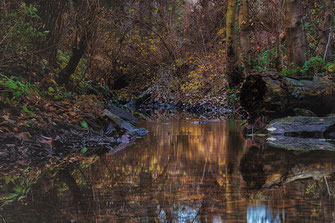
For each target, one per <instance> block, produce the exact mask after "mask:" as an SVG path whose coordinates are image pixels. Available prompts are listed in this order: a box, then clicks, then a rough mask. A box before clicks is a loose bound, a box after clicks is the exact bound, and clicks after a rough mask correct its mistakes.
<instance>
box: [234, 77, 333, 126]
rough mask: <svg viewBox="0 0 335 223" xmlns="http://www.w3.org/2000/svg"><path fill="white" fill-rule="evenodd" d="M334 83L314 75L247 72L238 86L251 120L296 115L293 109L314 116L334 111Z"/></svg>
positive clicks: (242, 102)
mask: <svg viewBox="0 0 335 223" xmlns="http://www.w3.org/2000/svg"><path fill="white" fill-rule="evenodd" d="M334 88H335V83H334V82H333V81H331V80H327V79H323V78H318V77H315V78H313V79H294V78H288V77H284V76H282V75H280V74H279V73H277V72H272V71H271V72H266V73H264V74H261V75H249V76H248V77H247V78H246V80H245V82H244V84H243V86H242V89H241V94H240V101H241V105H242V106H243V108H244V109H245V110H246V111H248V113H249V115H250V120H251V121H253V120H255V119H256V118H258V117H260V116H265V117H268V118H269V119H274V118H280V117H285V116H289V115H295V109H296V108H302V109H306V110H310V111H312V112H313V113H315V114H316V115H317V116H326V115H327V114H330V113H333V112H334V111H335V109H334V108H335V95H334Z"/></svg>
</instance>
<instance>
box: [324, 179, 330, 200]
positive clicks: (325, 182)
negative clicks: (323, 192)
mask: <svg viewBox="0 0 335 223" xmlns="http://www.w3.org/2000/svg"><path fill="white" fill-rule="evenodd" d="M323 179H324V181H325V183H326V186H327V191H328V195H329V196H331V194H330V190H329V185H328V182H327V178H326V177H325V176H323Z"/></svg>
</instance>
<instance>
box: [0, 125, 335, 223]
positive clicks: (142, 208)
mask: <svg viewBox="0 0 335 223" xmlns="http://www.w3.org/2000/svg"><path fill="white" fill-rule="evenodd" d="M143 127H144V128H146V129H149V130H150V134H148V135H146V136H145V137H143V138H142V139H139V140H138V141H136V143H135V144H134V145H133V146H132V147H130V148H127V149H126V150H124V151H121V152H119V153H117V154H115V155H109V154H104V155H101V156H96V157H88V158H85V159H83V160H82V161H80V162H76V163H74V164H67V165H64V166H62V167H57V168H54V169H52V168H49V169H48V170H44V172H43V174H41V177H39V179H38V180H36V182H34V183H33V184H32V185H31V190H30V193H29V194H28V197H27V198H26V199H25V200H24V202H14V203H11V204H8V205H5V206H4V207H3V210H2V213H0V215H1V216H2V217H3V218H4V219H5V220H6V222H218V223H219V222H329V221H330V220H333V217H334V216H335V212H334V210H335V205H334V201H333V200H330V199H329V196H328V194H327V193H325V192H327V189H326V186H325V184H324V182H323V181H322V180H323V177H328V183H329V185H330V187H331V188H333V186H334V180H333V176H332V173H333V172H334V171H333V164H334V163H335V162H334V159H333V158H332V157H333V156H332V155H331V154H329V153H327V154H324V153H322V152H318V155H317V154H310V153H306V154H301V153H295V152H290V151H285V150H279V149H275V150H273V149H265V150H263V149H260V148H258V147H257V146H251V147H250V148H248V146H247V144H248V143H247V142H245V141H244V140H243V138H242V136H241V133H240V129H239V127H238V125H236V122H234V121H227V122H208V123H205V124H192V123H189V122H173V123H150V122H147V123H143ZM309 154H310V155H309ZM316 158H317V159H316ZM312 175H313V176H314V175H315V176H316V175H317V176H316V177H315V178H314V179H311V178H310V176H312ZM296 180H299V181H296ZM3 182H5V179H4V180H3ZM314 199H316V200H314ZM311 212H312V214H310V213H311ZM284 217H285V218H284Z"/></svg>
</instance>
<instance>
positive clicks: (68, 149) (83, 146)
mask: <svg viewBox="0 0 335 223" xmlns="http://www.w3.org/2000/svg"><path fill="white" fill-rule="evenodd" d="M27 107H28V108H27V110H28V111H30V114H26V113H25V112H23V113H21V112H20V113H18V114H14V113H13V112H8V111H5V110H4V109H2V110H1V112H2V113H3V114H2V116H0V141H1V143H0V162H1V166H0V169H1V172H7V171H11V170H12V169H13V168H24V167H25V166H30V167H31V166H43V165H45V164H47V163H50V162H57V160H62V159H64V158H65V157H68V156H69V155H70V154H73V153H79V154H84V155H90V154H96V153H98V154H99V153H104V152H111V153H114V152H117V151H119V150H121V149H123V148H125V147H126V146H128V145H130V144H132V142H133V141H134V140H135V139H136V137H138V136H139V135H142V134H146V133H147V131H146V130H145V129H137V128H136V127H135V125H136V119H135V117H134V116H133V115H132V114H131V113H130V112H128V111H126V110H125V109H123V108H119V107H118V106H116V105H113V104H106V105H102V103H101V101H99V100H98V99H97V97H95V96H82V97H80V98H78V99H77V100H76V102H75V103H74V104H71V103H67V102H53V103H50V102H47V101H44V100H43V99H40V100H33V99H31V100H30V101H29V103H27ZM7 114H9V115H7Z"/></svg>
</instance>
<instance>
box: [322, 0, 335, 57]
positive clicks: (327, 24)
mask: <svg viewBox="0 0 335 223" xmlns="http://www.w3.org/2000/svg"><path fill="white" fill-rule="evenodd" d="M333 8H334V1H333V0H326V1H325V17H324V21H323V30H322V39H321V44H322V49H323V52H324V55H323V56H324V60H325V61H327V59H328V57H329V56H330V55H332V54H334V47H333V46H332V45H333V44H332V41H331V35H332V29H331V27H332V20H333Z"/></svg>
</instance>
